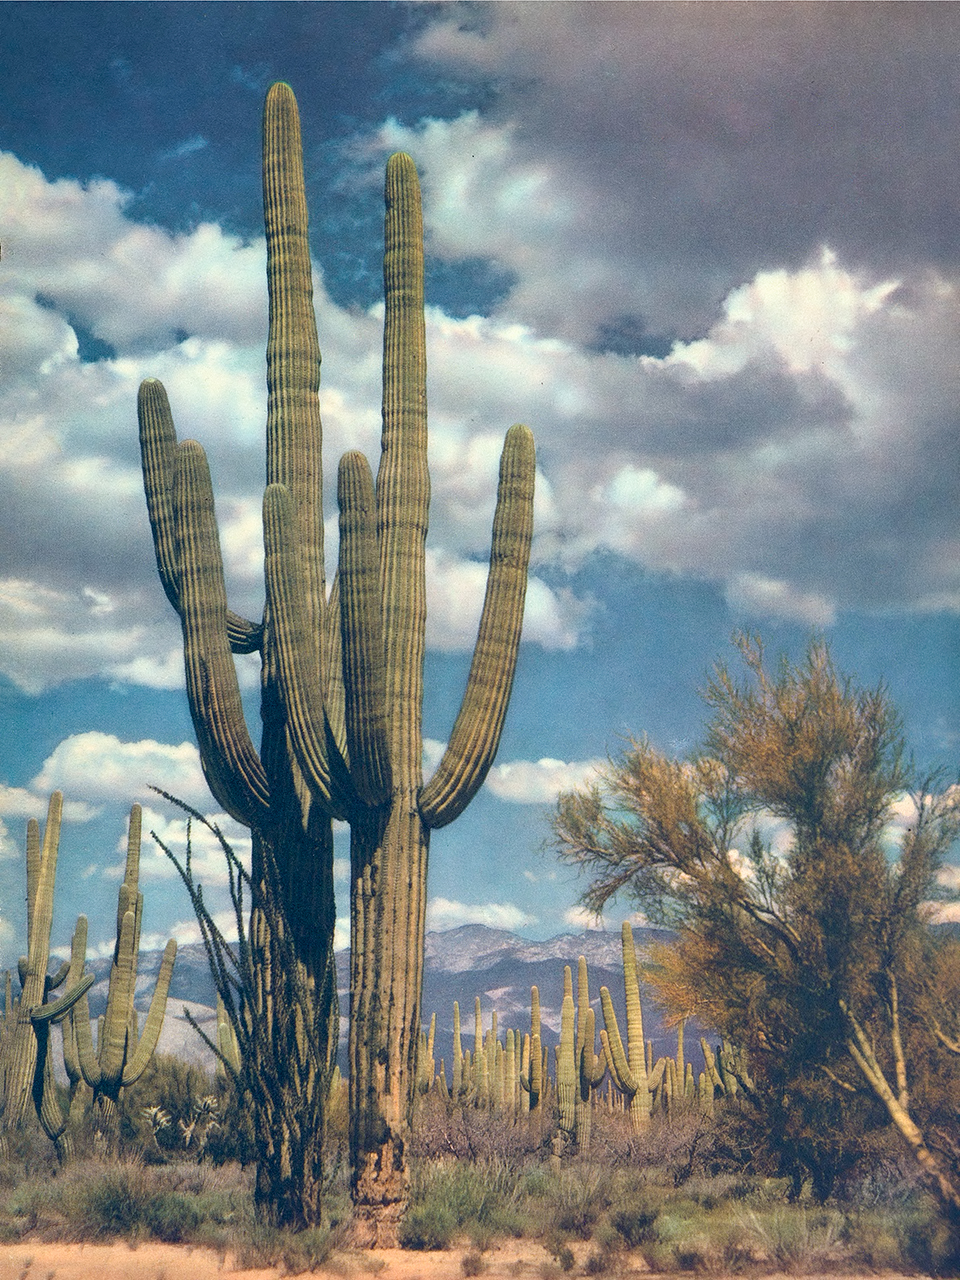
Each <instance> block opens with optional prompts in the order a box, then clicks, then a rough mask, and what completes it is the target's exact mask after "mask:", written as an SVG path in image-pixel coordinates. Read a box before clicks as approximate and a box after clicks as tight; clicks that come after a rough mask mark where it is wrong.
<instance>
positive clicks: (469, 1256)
mask: <svg viewBox="0 0 960 1280" xmlns="http://www.w3.org/2000/svg"><path fill="white" fill-rule="evenodd" d="M486 1269H487V1264H486V1261H485V1259H484V1256H483V1254H482V1253H480V1252H479V1251H478V1250H476V1249H472V1250H471V1251H470V1252H469V1253H465V1254H464V1255H463V1257H462V1258H461V1259H460V1270H461V1271H462V1272H463V1274H464V1275H465V1276H479V1275H482V1274H483V1272H484V1271H486Z"/></svg>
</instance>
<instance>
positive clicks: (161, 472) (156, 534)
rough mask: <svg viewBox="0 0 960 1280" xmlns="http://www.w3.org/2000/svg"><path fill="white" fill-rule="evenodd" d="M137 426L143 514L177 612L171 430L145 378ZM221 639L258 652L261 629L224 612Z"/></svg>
mask: <svg viewBox="0 0 960 1280" xmlns="http://www.w3.org/2000/svg"><path fill="white" fill-rule="evenodd" d="M137 416H138V419H139V422H140V460H141V464H142V467H143V487H144V492H145V494H146V498H147V514H148V515H149V517H150V529H151V531H152V533H153V549H154V553H155V555H156V558H157V572H158V573H159V575H160V582H161V584H162V585H163V589H164V591H165V592H166V594H167V599H168V600H169V601H170V603H171V604H172V605H173V607H174V608H175V609H176V611H177V612H178V613H179V612H180V581H179V572H178V568H177V556H176V541H175V535H174V518H173V475H174V466H175V462H176V455H177V432H176V429H175V427H174V425H173V415H172V413H171V412H170V402H169V400H168V399H167V393H166V391H165V390H164V387H163V383H161V382H158V381H157V379H156V378H147V379H146V380H145V381H144V382H143V383H141V386H140V391H139V393H138V396H137ZM227 637H228V639H229V641H230V647H231V648H232V649H233V652H234V653H253V652H255V651H256V650H257V649H259V648H260V644H261V641H262V639H263V627H262V626H261V625H260V623H256V622H248V621H247V620H246V618H241V617H240V616H239V614H236V613H233V612H231V611H229V610H228V611H227Z"/></svg>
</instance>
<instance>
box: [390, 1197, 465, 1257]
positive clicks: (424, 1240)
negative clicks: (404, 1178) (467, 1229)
mask: <svg viewBox="0 0 960 1280" xmlns="http://www.w3.org/2000/svg"><path fill="white" fill-rule="evenodd" d="M456 1229H457V1219H456V1218H455V1217H454V1215H453V1213H452V1211H451V1210H450V1208H449V1206H448V1205H445V1204H441V1203H436V1202H434V1201H427V1202H425V1203H423V1204H415V1205H413V1206H411V1208H410V1209H408V1210H407V1213H406V1215H405V1217H404V1219H403V1221H402V1222H401V1223H400V1231H399V1239H400V1247H401V1249H448V1248H449V1247H450V1244H451V1242H452V1240H453V1236H454V1232H455V1231H456Z"/></svg>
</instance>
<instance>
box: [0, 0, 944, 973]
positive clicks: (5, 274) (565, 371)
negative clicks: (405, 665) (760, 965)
mask: <svg viewBox="0 0 960 1280" xmlns="http://www.w3.org/2000/svg"><path fill="white" fill-rule="evenodd" d="M2 18H3V30H4V36H3V40H2V42H0V243H2V260H0V513H2V514H0V821H2V824H3V825H2V828H0V961H2V963H4V964H6V963H9V962H10V960H11V959H12V958H13V957H15V955H16V954H17V953H18V951H19V950H20V949H22V945H23V944H22V905H21V904H22V897H23V892H24V889H23V854H22V849H23V830H24V826H25V822H26V819H27V817H29V816H31V815H37V816H42V814H43V812H44V809H45V804H46V798H47V796H48V794H49V792H50V790H51V789H53V788H54V787H59V788H61V789H62V790H63V791H64V792H65V795H66V797H67V800H68V809H67V816H68V821H67V822H66V823H65V825H64V833H63V840H62V847H61V868H60V875H59V892H58V906H57V912H58V915H57V924H56V930H55V932H56V934H57V935H58V938H59V940H61V941H62V940H64V939H66V938H67V937H68V935H69V930H70V928H71V927H72V922H73V920H74V919H75V917H76V914H77V913H78V912H79V911H81V910H82V911H86V912H87V914H88V915H89V916H90V919H91V938H92V947H98V948H101V949H102V948H105V947H106V946H108V945H109V943H110V941H111V938H112V931H113V928H114V921H115V914H114V913H115V893H116V885H117V879H118V874H119V866H120V862H121V857H120V852H119V848H120V843H121V841H122V838H123V833H124V825H125V813H126V811H127V809H128V808H129V805H130V803H131V802H132V801H133V800H139V801H141V802H142V803H144V804H145V806H146V807H147V808H148V810H149V812H148V825H149V826H152V827H153V828H154V829H156V830H157V831H158V832H159V833H160V834H162V835H163V836H164V838H166V839H168V840H170V841H172V842H173V843H176V842H177V841H178V840H180V839H181V838H182V824H181V823H180V822H179V819H178V817H177V815H176V814H175V813H174V812H173V811H172V810H170V809H169V808H167V807H166V806H165V805H164V804H163V803H162V802H160V801H159V800H158V799H157V798H156V797H155V796H152V794H151V792H150V791H149V789H148V788H149V785H150V784H151V783H153V784H157V785H160V786H162V787H165V788H166V789H167V790H169V791H171V792H173V793H175V794H178V795H181V796H182V797H183V798H184V799H186V800H188V801H190V802H191V803H193V804H195V805H198V806H199V807H201V808H202V809H204V810H205V811H209V812H211V813H215V811H216V809H215V805H214V803H213V801H212V799H211V798H210V797H209V795H208V794H207V793H206V791H205V788H204V786H203V782H202V777H201V775H200V771H199V766H198V762H197V757H196V751H195V748H194V747H193V739H192V733H191V726H190V721H189V715H188V712H187V708H186V700H185V695H184V692H183V687H182V684H183V678H182V661H181V651H180V642H179V626H178V624H177V620H176V618H175V616H174V615H173V613H172V611H171V610H170V609H169V607H168V605H167V602H166V600H165V598H164V596H163V592H162V590H161V588H160V585H159V582H158V581H157V578H156V574H155V570H154V566H153V555H152V548H151V543H150V536H149V530H148V526H147V520H146V514H145V509H144V502H143V496H142V491H141V487H140V478H139V467H138V458H137V445H136V412H135V399H136V388H137V385H138V383H139V381H140V380H141V378H143V377H146V376H159V377H161V378H162V379H163V380H164V382H165V384H166V385H167V388H168V391H169V392H170V395H171V400H172V402H173V406H174V412H175V415H176V417H177V421H178V427H179V431H180V434H181V437H185V436H195V437H196V438H198V439H200V440H201V441H202V442H203V444H204V445H205V447H206V448H207V450H208V453H209V456H210V460H211V465H212V469H213V474H214V483H215V486H216V488H217V499H218V512H219V518H220V524H221V531H222V537H223V543H224V552H225V558H226V562H227V572H228V580H229V589H230V595H231V603H232V605H233V607H234V608H236V609H237V610H238V611H239V612H241V613H244V614H246V615H247V616H253V615H255V614H257V613H258V611H259V609H260V608H261V607H262V580H261V574H262V569H261V546H260V522H259V504H260V493H261V489H262V484H263V456H262V455H263V421H264V413H265V390H264V384H263V346H264V341H265V326H266V294H265V282H264V266H265V255H264V247H263V241H262V227H261V208H260V167H259V166H260V161H259V147H260V139H259V130H260V112H261V106H262V100H263V96H264V93H265V92H266V89H267V87H268V86H269V84H270V83H271V82H272V81H274V80H276V79H284V80H287V81H288V82H289V83H290V84H291V85H292V86H293V88H294V91H295V92H296V94H297V97H298V100H299V103H300V109H301V116H302V122H303V135H304V142H305V159H306V166H307V174H308V196H309V200H310V206H311V227H312V240H313V251H314V264H315V269H316V273H317V280H316V296H317V310H318V322H319V326H320V340H321V346H322V348H323V355H324V361H323V382H322V388H321V407H322V411H323V416H324V431H325V451H326V473H327V477H328V481H329V480H332V478H333V476H334V475H335V462H336V458H337V457H338V456H339V455H340V454H341V453H342V452H343V451H345V450H346V449H349V448H358V447H359V448H362V449H363V450H364V451H365V452H367V454H368V456H372V457H375V456H376V454H377V449H378V439H379V359H380V353H379V343H380V324H381V308H380V302H379V294H380V253H381V243H380V242H381V234H382V201H381V183H382V170H383V162H384V159H385V157H386V155H387V154H388V153H389V152H390V151H392V150H397V149H404V150H407V151H409V152H410V153H411V154H412V155H413V156H414V158H415V159H416V160H417V163H418V167H419V169H420V173H421V180H422V184H423V190H424V215H425V224H426V229H427V248H428V257H429V262H428V306H429V312H428V359H429V368H430V373H429V378H430V381H429V399H430V406H431V471H432V480H433V494H434V497H433V505H432V509H431V535H430V540H429V547H430V550H429V573H430V597H429V610H430V622H429V631H428V644H429V652H428V657H427V705H426V708H425V733H426V735H427V736H428V738H429V740H430V741H429V742H428V744H427V754H428V756H431V757H432V756H436V754H437V753H438V752H439V750H440V748H441V746H442V744H443V742H444V741H445V739H446V735H447V734H448V733H449V731H450V727H451V725H452V721H453V716H454V714H455V711H456V707H457V705H458V702H459V696H460V690H461V687H462V681H463V678H464V675H465V671H466V667H467V665H468V662H469V652H470V647H471V645H472V639H473V636H472V632H473V629H474V627H475V624H476V619H477V617H478V615H479V608H480V603H481V599H482V590H483V581H484V575H485V564H484V558H485V556H486V553H487V549H488V540H489V526H490V520H491V515H492V508H493V497H494V489H495V483H496V467H497V458H498V453H499V448H500V443H501V441H502V437H503V433H504V431H505V430H506V428H507V427H508V426H509V425H510V423H511V422H514V421H525V422H527V423H529V424H530V426H531V427H532V428H533V430H534V433H535V436H536V439H537V444H538V458H539V474H538V498H537V532H536V536H535V545H534V557H533V566H532V581H531V588H530V593H529V597H528V612H527V620H526V624H525V633H524V634H525V640H524V644H523V648H522V653H521V659H520V664H519V669H518V673H517V680H516V685H515V692H514V698H513V702H512V705H511V709H510V713H509V716H508V721H507V727H506V731H505V734H504V738H503V742H502V746H501V750H500V754H499V757H498V761H497V765H496V766H495V768H494V770H493V772H492V774H491V776H490V778H489V780H488V782H487V784H486V786H485V787H484V789H483V791H482V792H481V794H480V795H479V796H478V797H477V799H476V800H475V802H474V803H473V805H472V806H471V808H470V809H469V810H468V811H467V813H466V814H465V815H464V816H463V817H462V818H461V819H459V820H458V822H457V823H456V824H454V825H453V826H452V827H450V828H447V829H445V830H443V831H442V832H439V833H438V834H437V835H436V836H435V837H434V840H433V844H432V849H431V868H430V876H431V880H430V891H429V897H430V911H429V918H428V922H429V924H430V926H432V927H434V928H445V927H450V926H452V925H456V924H461V923H465V922H468V921H482V922H485V923H488V924H492V925H497V926H503V927H506V928H511V929H515V930H517V931H519V932H521V933H525V934H527V935H528V936H531V937H546V936H550V935H552V934H554V933H557V932H560V931H562V930H564V929H568V928H570V927H571V926H576V927H579V925H580V923H581V918H580V917H579V916H578V914H577V912H576V910H575V903H576V897H577V891H578V885H577V882H576V881H575V880H571V878H570V875H569V873H568V872H567V871H566V870H564V869H558V868H557V866H556V865H555V863H554V861H553V860H552V858H551V856H550V855H549V854H544V853H543V852H542V845H543V843H544V841H545V839H546V837H547V835H548V825H547V815H548V813H549V810H550V806H551V804H552V800H553V798H554V797H555V795H556V792H557V789H558V787H563V786H570V785H576V784H578V783H580V782H581V781H583V780H584V779H586V778H588V777H589V776H590V773H591V769H592V767H593V766H594V765H595V764H596V762H597V761H599V760H602V759H603V758H604V757H605V756H606V754H607V753H608V752H615V751H616V750H617V748H618V745H619V743H620V742H621V741H622V738H623V736H624V735H626V734H629V733H634V734H640V733H644V732H645V733H648V734H649V735H650V736H651V738H652V739H653V740H654V741H655V742H656V743H657V744H658V745H659V746H661V747H663V748H664V749H668V750H670V751H676V752H686V751H689V750H690V749H692V748H693V747H694V746H695V744H696V742H697V739H698V737H699V735H700V732H701V724H702V706H701V704H700V702H699V701H698V698H697V692H696V691H697V689H698V687H701V686H702V685H703V683H704V680H705V678H706V676H707V675H708V673H709V670H710V667H711V664H712V663H713V662H714V661H715V660H716V659H717V658H718V657H728V656H729V655H730V652H731V651H730V646H729V641H730V636H731V634H732V632H733V631H734V630H735V629H737V628H748V629H752V630H757V631H759V632H760V633H761V634H762V635H763V637H764V638H765V640H766V643H767V645H768V648H769V649H770V650H771V652H773V653H776V652H778V651H786V652H788V653H790V654H792V655H794V656H798V655H799V654H800V653H801V652H802V650H803V648H804V646H805V644H806V643H807V641H808V638H809V636H810V635H811V632H812V631H814V630H817V631H819V632H821V633H822V634H824V635H825V636H826V638H827V639H828V640H829V641H830V643H831V646H832V648H833V652H834V655H835V657H836V659H837V660H838V663H839V664H840V665H841V667H842V668H844V669H845V670H846V671H848V672H850V673H852V674H855V675H856V676H857V678H858V679H860V680H861V681H862V682H864V683H875V682H876V681H878V680H880V679H884V680H886V681H887V683H888V685H889V687H890V690H891V692H892V694H893V697H894V699H895V700H896V701H897V703H898V705H899V706H900V708H901V710H902V712H903V714H904V717H905V720H906V726H907V733H908V737H909V741H910V744H911V747H912V749H913V751H914V753H915V755H916V758H917V761H918V763H919V764H920V765H921V766H922V767H924V768H926V767H942V768H945V769H946V770H948V771H949V772H950V773H951V774H954V775H955V774H956V771H957V760H958V756H960V749H958V741H960V739H958V721H960V714H958V713H960V681H958V677H957V671H958V666H957V658H958V634H960V625H958V614H960V555H958V551H960V523H958V522H960V515H958V504H957V501H956V495H957V492H958V484H957V466H958V463H957V458H958V451H957V447H956V439H957V426H958V416H960V408H958V406H960V359H958V355H960V296H958V290H960V226H958V222H960V155H958V150H960V120H958V118H957V117H958V114H960V92H958V89H960V86H958V72H957V60H956V50H957V47H958V39H960V8H958V7H957V6H956V5H943V4H926V3H912V4H893V5H888V4H884V3H869V4H859V3H848V4H842V5H837V4H826V5H823V4H819V3H802V4H794V3H790V2H789V0H788V2H786V3H780V4H776V5H769V4H736V3H729V4H700V3H689V4H658V3H649V4H638V3H614V4H607V3H603V2H599V3H598V2H592V3H573V4H566V3H511V2H510V0H505V2H502V3H497V4H493V5H487V4H484V3H468V4H463V5H457V4H452V5H447V4H443V3H440V4H430V5H404V4H388V3H357V4H338V3H311V2H306V3H282V4H274V3H255V2H251V3H213V4H193V3H186V4H184V3H178V2H177V0H170V2H167V3H146V4H144V3H124V4H112V3H102V4H101V3H93V4H89V3H54V4H46V3H18V2H15V0H6V2H5V3H3V5H2ZM335 509H336V507H335V501H334V500H333V497H332V494H330V495H328V499H327V512H328V515H329V513H335ZM334 518H335V517H334ZM242 679H243V680H244V681H245V687H246V688H247V689H248V691H249V694H250V705H249V714H250V720H251V724H252V726H254V729H255V726H256V717H257V708H256V696H255V695H256V670H255V668H254V667H252V666H250V665H245V666H243V668H242ZM228 829H230V824H228ZM234 834H235V835H236V836H237V838H238V840H239V839H240V838H241V833H240V832H234ZM341 843H342V842H341ZM340 854H341V858H342V857H343V856H344V854H345V848H343V847H341V850H340ZM198 858H199V859H200V863H201V865H202V867H203V872H204V879H205V881H206V883H207V884H208V886H209V891H210V893H211V894H216V893H217V892H222V890H218V887H217V885H218V880H221V879H222V872H221V870H220V867H219V863H218V860H217V859H216V857H215V856H214V853H213V851H212V850H206V849H204V848H201V849H200V850H199V852H198ZM142 887H143V888H144V890H145V894H146V919H145V935H147V936H148V940H152V941H154V942H156V943H157V944H158V945H159V944H161V943H162V941H163V940H164V939H165V938H166V937H167V936H168V934H169V933H171V932H173V933H176V934H177V936H178V937H180V938H181V939H182V940H184V941H187V940H191V939H192V938H194V937H195V927H194V925H193V922H192V918H191V915H190V909H189V904H188V903H187V901H186V898H185V895H184V894H183V892H182V890H181V888H180V886H179V882H178V881H176V879H175V878H174V876H173V874H172V871H171V869H170V868H169V866H168V865H167V864H166V862H165V860H164V859H163V857H162V856H161V855H159V853H157V852H156V851H155V850H154V849H153V847H152V846H148V847H147V848H145V851H144V865H143V872H142ZM340 891H341V896H342V900H343V901H344V903H345V901H346V891H345V882H344V881H343V879H341V880H340ZM611 923H613V920H611Z"/></svg>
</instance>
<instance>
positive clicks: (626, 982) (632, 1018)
mask: <svg viewBox="0 0 960 1280" xmlns="http://www.w3.org/2000/svg"><path fill="white" fill-rule="evenodd" d="M620 941H621V949H622V952H623V988H624V997H625V999H626V1005H627V1054H628V1057H629V1059H630V1067H631V1070H632V1071H633V1072H634V1073H635V1074H637V1075H640V1074H642V1073H643V1072H645V1070H646V1057H645V1055H644V1038H643V1006H642V1005H641V1004H640V982H639V980H638V978H637V949H636V947H635V946H634V942H633V930H632V929H631V928H630V924H629V921H627V920H624V922H623V925H622V927H621V938H620Z"/></svg>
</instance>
